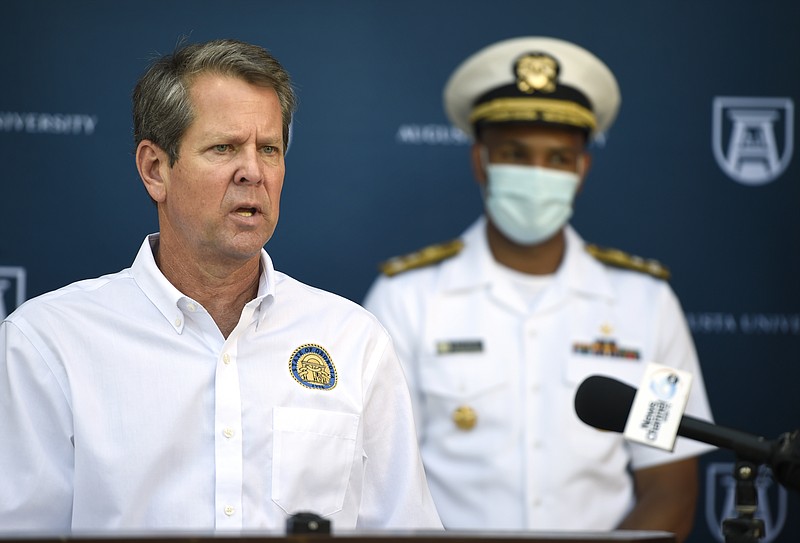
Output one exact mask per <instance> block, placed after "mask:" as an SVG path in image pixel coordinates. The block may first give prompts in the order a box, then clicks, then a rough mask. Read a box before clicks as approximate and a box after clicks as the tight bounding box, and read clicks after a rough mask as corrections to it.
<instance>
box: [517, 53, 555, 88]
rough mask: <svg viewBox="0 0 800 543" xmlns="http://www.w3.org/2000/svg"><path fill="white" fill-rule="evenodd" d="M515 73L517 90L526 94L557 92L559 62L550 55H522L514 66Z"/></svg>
mask: <svg viewBox="0 0 800 543" xmlns="http://www.w3.org/2000/svg"><path fill="white" fill-rule="evenodd" d="M514 71H515V72H516V74H517V88H518V89H519V90H521V91H522V92H524V93H526V94H533V93H534V92H536V91H541V92H553V91H555V90H556V78H557V77H558V72H559V68H558V62H557V61H556V59H554V58H553V57H551V56H549V55H545V54H544V53H528V54H526V55H522V56H521V57H520V58H519V59H518V60H517V62H516V64H515V65H514Z"/></svg>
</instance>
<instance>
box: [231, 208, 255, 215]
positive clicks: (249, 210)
mask: <svg viewBox="0 0 800 543" xmlns="http://www.w3.org/2000/svg"><path fill="white" fill-rule="evenodd" d="M257 212H258V210H257V209H256V208H254V207H240V208H239V209H237V210H236V211H235V212H234V213H236V214H237V215H239V216H241V217H252V216H253V215H255V214H256V213H257Z"/></svg>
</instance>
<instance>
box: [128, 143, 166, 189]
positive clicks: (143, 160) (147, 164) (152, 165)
mask: <svg viewBox="0 0 800 543" xmlns="http://www.w3.org/2000/svg"><path fill="white" fill-rule="evenodd" d="M136 169H137V170H139V177H141V178H142V183H144V188H145V189H147V193H148V194H149V195H150V198H152V199H153V200H154V201H155V202H157V203H160V202H163V201H164V200H165V199H166V196H167V188H166V176H167V175H168V174H167V170H169V157H167V153H165V152H164V151H163V150H162V149H161V147H159V146H158V145H156V144H155V143H153V142H152V141H150V140H142V141H140V142H139V146H138V147H137V148H136Z"/></svg>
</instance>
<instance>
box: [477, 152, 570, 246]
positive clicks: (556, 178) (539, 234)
mask: <svg viewBox="0 0 800 543" xmlns="http://www.w3.org/2000/svg"><path fill="white" fill-rule="evenodd" d="M486 175H487V183H486V190H485V191H484V201H485V204H486V212H487V213H488V214H489V217H490V218H491V220H492V222H493V223H494V224H495V226H497V228H499V229H500V231H501V232H502V233H503V234H504V235H506V236H507V237H508V238H509V239H511V240H513V241H515V242H516V243H519V244H520V245H536V244H537V243H541V242H542V241H545V240H547V239H549V238H551V237H552V236H553V235H555V233H556V232H558V231H559V230H560V229H561V228H562V227H563V226H564V225H565V224H566V223H567V221H568V220H569V218H570V217H571V216H572V201H573V199H574V198H575V193H576V191H577V190H578V185H580V176H579V175H578V174H577V173H575V172H566V171H562V170H553V169H550V168H540V167H538V166H519V165H516V164H488V165H487V166H486Z"/></svg>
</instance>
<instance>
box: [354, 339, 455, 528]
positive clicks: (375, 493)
mask: <svg viewBox="0 0 800 543" xmlns="http://www.w3.org/2000/svg"><path fill="white" fill-rule="evenodd" d="M381 332H382V333H383V334H384V340H383V341H381V342H380V343H379V347H378V348H377V349H376V353H375V360H372V361H370V364H369V365H368V366H367V371H366V374H365V401H364V411H363V413H364V452H365V454H366V457H367V463H366V467H365V473H364V489H363V499H362V504H364V506H363V507H362V510H361V511H360V513H359V519H358V526H357V527H358V528H359V529H375V528H381V529H389V530H391V529H442V524H441V521H440V520H439V515H438V513H437V512H436V508H435V506H434V504H433V499H432V498H431V494H430V490H429V489H428V483H427V480H426V477H425V472H424V469H423V467H422V459H421V457H420V454H419V448H418V446H417V440H416V434H415V429H414V419H413V415H412V411H411V402H410V398H409V393H408V388H407V385H406V381H405V378H404V376H403V371H402V369H401V367H400V362H399V360H398V358H397V355H396V353H395V351H394V348H393V347H392V342H391V340H390V339H389V337H388V336H386V335H385V332H383V331H381Z"/></svg>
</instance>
